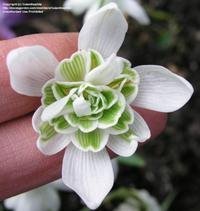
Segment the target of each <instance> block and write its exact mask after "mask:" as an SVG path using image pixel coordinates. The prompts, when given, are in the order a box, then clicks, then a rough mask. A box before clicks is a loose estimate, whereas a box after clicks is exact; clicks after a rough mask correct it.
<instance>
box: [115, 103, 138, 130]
mask: <svg viewBox="0 0 200 211" xmlns="http://www.w3.org/2000/svg"><path fill="white" fill-rule="evenodd" d="M133 121H134V116H133V111H131V108H128V107H126V109H125V110H124V112H123V114H122V115H121V117H120V118H119V121H118V122H117V124H116V125H114V126H113V127H112V128H111V132H112V133H113V134H122V133H125V132H127V131H128V130H129V124H132V123H133Z"/></svg>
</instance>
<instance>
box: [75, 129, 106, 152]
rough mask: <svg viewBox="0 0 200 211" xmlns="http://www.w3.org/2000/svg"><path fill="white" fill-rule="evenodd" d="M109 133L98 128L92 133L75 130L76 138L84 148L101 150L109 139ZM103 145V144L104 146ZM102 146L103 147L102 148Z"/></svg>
mask: <svg viewBox="0 0 200 211" xmlns="http://www.w3.org/2000/svg"><path fill="white" fill-rule="evenodd" d="M108 137H109V136H108V134H106V133H105V132H103V130H100V129H96V130H94V131H92V132H90V133H83V132H82V131H80V130H78V131H77V132H75V138H76V140H77V142H78V143H79V145H80V147H81V148H83V150H92V151H99V150H101V149H102V147H104V146H105V144H106V143H107V141H108ZM102 145H103V146H102ZM100 147H101V148H100Z"/></svg>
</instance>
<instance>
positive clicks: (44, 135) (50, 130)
mask: <svg viewBox="0 0 200 211" xmlns="http://www.w3.org/2000/svg"><path fill="white" fill-rule="evenodd" d="M39 131H40V138H41V140H42V141H48V140H49V139H50V138H52V137H53V136H54V135H56V131H55V129H54V127H53V126H52V125H50V124H49V123H48V122H43V123H42V124H41V125H40V127H39Z"/></svg>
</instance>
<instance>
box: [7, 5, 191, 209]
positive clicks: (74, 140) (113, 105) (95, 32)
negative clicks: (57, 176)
mask: <svg viewBox="0 0 200 211" xmlns="http://www.w3.org/2000/svg"><path fill="white" fill-rule="evenodd" d="M127 28H128V26H127V22H126V20H125V18H124V16H123V15H122V13H121V12H120V10H119V9H118V8H117V6H116V4H114V3H111V4H108V5H106V6H104V7H103V8H101V9H100V10H98V11H97V12H96V13H95V14H94V15H92V16H91V17H90V18H89V19H88V20H87V21H86V23H85V24H84V26H83V27H82V29H81V31H80V34H79V39H78V51H77V52H75V53H74V54H73V55H72V56H71V58H67V59H64V60H63V61H61V62H59V61H58V60H57V59H56V58H55V56H54V55H53V54H52V53H51V52H50V51H49V50H48V49H46V48H45V47H43V46H28V47H21V48H18V49H14V50H13V51H11V52H10V53H9V55H8V57H7V65H8V69H9V73H10V81H11V86H12V88H13V89H14V90H15V91H16V92H18V93H20V94H24V95H28V96H41V106H40V107H39V108H38V109H37V111H36V112H35V114H34V116H33V121H32V123H33V128H34V130H35V131H36V132H37V133H38V135H39V137H38V140H37V147H38V149H39V150H40V151H41V152H42V153H44V154H45V155H53V154H56V153H58V152H59V151H61V150H63V149H65V154H64V158H63V164H62V179H63V181H64V183H65V184H66V185H67V186H69V187H70V188H71V189H73V190H74V191H75V192H76V193H77V194H78V195H79V196H80V197H81V198H82V199H83V201H84V202H85V203H86V204H87V206H88V207H89V208H91V209H95V208H97V207H98V206H99V205H100V203H101V202H102V200H103V199H104V198H105V196H106V195H107V193H108V192H109V191H110V189H111V188H112V186H113V181H114V176H113V169H112V165H111V161H110V158H109V155H108V151H107V149H108V148H109V149H110V150H112V151H113V152H115V153H116V154H118V155H120V156H130V155H132V154H133V153H134V152H135V150H136V149H137V146H138V143H139V142H144V141H145V140H147V139H148V138H150V130H149V128H148V126H147V124H146V123H145V121H144V119H143V118H142V117H141V116H140V115H139V114H138V113H137V112H136V111H134V110H133V109H132V108H131V106H137V107H142V108H146V109H150V110H155V111H161V112H172V111H175V110H177V109H179V108H180V107H182V106H183V105H184V104H185V103H186V102H187V101H188V100H189V99H190V97H191V95H192V93H193V88H192V86H191V85H190V83H189V82H187V81H186V80H185V79H183V78H182V77H180V76H178V75H175V74H174V73H171V72H170V71H169V70H167V69H166V68H164V67H161V66H156V65H144V66H137V67H134V68H133V67H132V65H131V63H130V62H129V61H128V60H126V59H124V58H121V57H119V56H117V55H116V53H117V51H118V50H119V48H120V46H121V44H122V43H123V40H124V37H125V34H126V31H127Z"/></svg>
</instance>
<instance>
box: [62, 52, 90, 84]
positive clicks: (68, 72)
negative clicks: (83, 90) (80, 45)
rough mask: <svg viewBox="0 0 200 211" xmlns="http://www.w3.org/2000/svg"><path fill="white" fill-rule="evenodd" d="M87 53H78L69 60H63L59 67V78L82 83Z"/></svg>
mask: <svg viewBox="0 0 200 211" xmlns="http://www.w3.org/2000/svg"><path fill="white" fill-rule="evenodd" d="M86 67H87V53H86V52H85V51H79V52H77V53H75V54H73V55H72V57H71V58H70V59H66V60H63V61H62V62H61V64H60V65H59V71H60V74H61V76H62V77H63V79H64V80H66V81H72V82H73V81H83V80H84V76H85V74H86V71H87V70H86Z"/></svg>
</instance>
